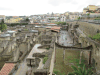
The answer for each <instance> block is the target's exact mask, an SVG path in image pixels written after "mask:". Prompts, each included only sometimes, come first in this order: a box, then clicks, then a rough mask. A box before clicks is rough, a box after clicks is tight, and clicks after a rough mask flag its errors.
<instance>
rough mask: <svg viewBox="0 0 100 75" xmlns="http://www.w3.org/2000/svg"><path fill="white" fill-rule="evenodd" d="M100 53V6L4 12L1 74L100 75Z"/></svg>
mask: <svg viewBox="0 0 100 75" xmlns="http://www.w3.org/2000/svg"><path fill="white" fill-rule="evenodd" d="M99 53H100V6H96V5H88V6H87V7H84V8H83V11H82V12H64V13H53V12H51V13H47V14H39V15H38V14H37V15H30V16H5V15H0V75H100V59H99V58H100V54H99Z"/></svg>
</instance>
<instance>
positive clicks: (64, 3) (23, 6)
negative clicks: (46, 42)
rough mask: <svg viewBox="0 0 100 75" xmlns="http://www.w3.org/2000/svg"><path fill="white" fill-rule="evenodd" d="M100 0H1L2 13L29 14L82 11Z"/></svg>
mask: <svg viewBox="0 0 100 75" xmlns="http://www.w3.org/2000/svg"><path fill="white" fill-rule="evenodd" d="M99 4H100V0H1V1H0V15H6V16H29V15H37V14H47V13H52V12H53V13H65V12H67V11H69V12H82V11H83V8H85V7H87V6H88V5H99Z"/></svg>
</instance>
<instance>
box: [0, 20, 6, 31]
mask: <svg viewBox="0 0 100 75" xmlns="http://www.w3.org/2000/svg"><path fill="white" fill-rule="evenodd" d="M0 29H1V31H3V30H6V29H7V25H6V24H5V23H4V19H2V21H1V23H0Z"/></svg>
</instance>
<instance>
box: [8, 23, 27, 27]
mask: <svg viewBox="0 0 100 75" xmlns="http://www.w3.org/2000/svg"><path fill="white" fill-rule="evenodd" d="M16 25H28V23H11V24H10V25H9V26H16Z"/></svg>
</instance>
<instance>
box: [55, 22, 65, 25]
mask: <svg viewBox="0 0 100 75" xmlns="http://www.w3.org/2000/svg"><path fill="white" fill-rule="evenodd" d="M56 24H57V25H66V22H56Z"/></svg>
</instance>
